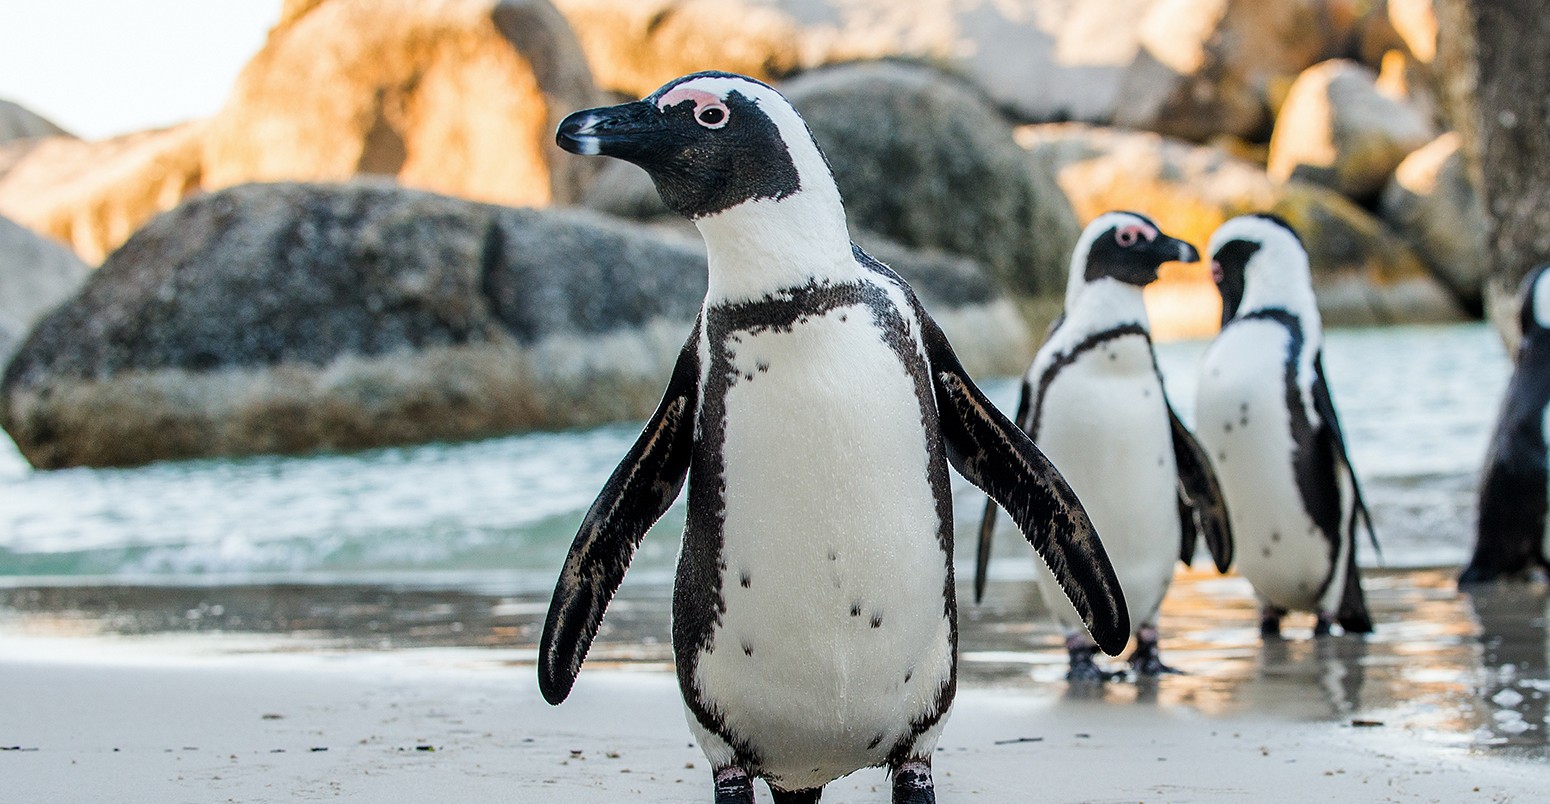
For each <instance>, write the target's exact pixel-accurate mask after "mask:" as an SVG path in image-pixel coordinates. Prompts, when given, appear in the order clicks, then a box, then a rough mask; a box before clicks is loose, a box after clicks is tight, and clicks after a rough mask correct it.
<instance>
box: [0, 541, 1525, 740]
mask: <svg viewBox="0 0 1550 804" xmlns="http://www.w3.org/2000/svg"><path fill="white" fill-rule="evenodd" d="M1453 577H1454V571H1453V570H1411V571H1403V572H1396V571H1387V572H1385V571H1378V572H1373V573H1370V574H1369V575H1368V578H1367V589H1368V601H1369V603H1370V605H1371V606H1372V609H1373V613H1374V618H1375V620H1376V621H1377V623H1378V630H1377V632H1376V633H1375V634H1373V635H1372V636H1370V637H1369V638H1367V639H1365V640H1364V639H1360V638H1356V637H1331V638H1326V639H1321V640H1315V639H1312V637H1311V633H1312V627H1313V621H1312V617H1311V615H1309V616H1307V617H1305V618H1303V619H1298V618H1296V617H1291V618H1288V620H1287V623H1286V628H1285V634H1286V638H1284V639H1279V640H1272V641H1269V642H1265V643H1262V642H1261V639H1260V636H1259V631H1258V616H1257V613H1256V611H1255V608H1254V603H1253V598H1252V595H1251V594H1250V590H1249V587H1248V584H1247V582H1246V581H1244V580H1243V579H1241V578H1238V577H1225V578H1224V577H1220V576H1215V575H1211V574H1206V573H1205V572H1203V571H1201V572H1194V573H1190V574H1185V575H1181V576H1180V577H1179V579H1178V580H1177V581H1176V582H1175V584H1174V588H1173V591H1172V592H1171V593H1170V595H1169V598H1168V600H1167V601H1166V602H1165V603H1164V606H1163V615H1162V620H1161V627H1162V632H1163V648H1164V651H1165V655H1166V656H1167V657H1168V661H1169V663H1170V664H1172V665H1174V666H1176V667H1178V668H1180V669H1181V670H1184V671H1185V674H1184V675H1176V676H1166V677H1163V678H1161V679H1158V680H1156V681H1148V682H1141V683H1131V682H1118V683H1111V684H1107V685H1103V686H1102V687H1098V688H1091V687H1089V688H1073V687H1070V686H1069V685H1067V683H1066V682H1065V680H1064V674H1065V669H1066V655H1065V650H1064V648H1063V646H1062V640H1061V637H1060V634H1059V632H1058V631H1057V629H1056V628H1055V626H1054V625H1053V624H1052V623H1051V621H1050V619H1049V617H1048V616H1047V614H1046V613H1045V612H1044V611H1043V609H1042V603H1041V602H1040V601H1039V598H1038V594H1037V593H1036V592H1035V591H1034V589H1033V587H1032V585H1031V584H1029V583H1026V582H1022V581H1004V582H995V583H992V584H991V586H990V588H989V590H988V593H987V596H986V601H985V603H984V604H983V605H980V606H973V605H969V604H968V603H967V602H963V603H961V609H960V611H961V625H962V635H961V639H960V645H961V648H962V663H961V677H962V679H963V683H964V684H966V685H972V686H975V687H979V688H1019V689H1024V690H1028V691H1031V692H1033V693H1034V694H1038V695H1044V696H1047V697H1048V698H1049V699H1050V700H1052V701H1055V700H1060V699H1062V698H1078V699H1083V700H1088V701H1092V700H1096V701H1101V702H1103V703H1104V704H1107V705H1114V706H1157V707H1184V708H1188V709H1192V710H1194V711H1197V712H1200V713H1202V714H1205V715H1255V716H1261V717H1267V718H1276V719H1284V720H1294V721H1306V722H1314V721H1325V722H1335V723H1340V724H1343V725H1353V726H1371V727H1375V728H1386V729H1391V730H1394V731H1395V732H1396V733H1403V734H1407V735H1412V736H1415V737H1417V738H1419V739H1422V740H1425V741H1428V742H1432V743H1436V744H1447V745H1454V746H1459V747H1468V748H1476V749H1480V750H1491V751H1494V752H1507V753H1512V754H1514V755H1520V756H1526V757H1532V758H1540V759H1550V747H1547V741H1546V730H1547V707H1550V698H1547V695H1550V653H1547V636H1546V620H1547V614H1550V611H1547V608H1550V597H1547V594H1546V590H1545V588H1544V587H1543V586H1532V585H1518V586H1506V587H1502V588H1493V589H1483V590H1475V591H1471V592H1468V593H1460V592H1458V591H1457V590H1456V589H1455V588H1454V583H1453ZM519 586H520V585H519ZM547 604H548V598H547V595H544V596H535V595H533V594H531V593H528V592H525V591H519V590H518V588H512V589H506V590H502V589H500V588H498V586H496V585H492V584H489V583H487V584H485V587H484V588H483V589H479V590H475V589H474V588H473V587H471V586H470V585H469V584H467V583H464V584H460V585H459V586H458V588H457V589H438V588H427V587H425V586H423V585H422V586H403V587H395V586H367V585H340V586H329V585H290V586H248V587H204V588H185V587H118V586H102V587H90V586H87V587H55V588H48V589H27V588H17V589H9V590H0V633H13V634H14V633H18V632H21V633H47V634H54V635H58V634H61V633H68V634H79V633H88V634H90V633H109V634H129V635H143V634H163V633H176V632H215V633H227V634H231V633H242V634H268V635H272V638H273V641H272V643H270V644H269V646H268V649H274V650H314V649H320V648H321V649H331V650H338V649H343V650H355V649H362V650H387V649H399V648H414V647H431V646H437V647H443V646H461V647H471V648H517V649H520V650H532V649H533V646H534V643H535V642H536V641H537V638H538V633H539V631H540V630H541V628H542V623H543V616H544V612H545V610H546V609H547ZM668 609H669V593H668V590H667V589H666V587H664V586H662V585H660V584H638V583H631V582H628V581H627V582H626V584H625V587H624V589H623V590H621V596H620V598H619V599H617V600H616V601H615V603H614V605H613V606H611V607H610V609H609V611H608V617H607V619H606V620H605V621H604V624H603V628H602V631H601V633H600V634H599V638H598V641H597V642H596V643H595V644H594V646H593V648H592V651H591V653H590V655H589V657H588V662H589V664H592V665H594V666H604V665H616V666H617V665H621V664H624V665H632V666H651V667H656V668H660V669H667V668H668V667H670V665H671V661H672V653H671V649H670V646H669V645H668V638H669V630H668ZM242 644H243V646H244V649H251V644H252V643H251V641H250V640H244V641H243V642H242ZM220 645H221V643H219V642H217V643H216V644H215V646H214V647H213V649H221V647H220ZM1109 661H1110V662H1111V663H1112V666H1113V667H1114V668H1115V669H1118V668H1120V667H1122V666H1123V665H1122V663H1121V662H1119V661H1118V660H1109ZM516 672H518V673H521V674H523V675H524V677H525V676H526V674H527V673H528V672H530V670H517V671H516Z"/></svg>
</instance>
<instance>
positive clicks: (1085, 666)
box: [1066, 647, 1122, 684]
mask: <svg viewBox="0 0 1550 804" xmlns="http://www.w3.org/2000/svg"><path fill="white" fill-rule="evenodd" d="M1097 652H1098V648H1096V647H1086V648H1068V649H1067V653H1069V654H1070V667H1069V668H1068V669H1067V670H1066V680H1067V681H1072V682H1078V683H1089V684H1102V683H1104V682H1106V681H1112V680H1113V679H1115V678H1118V677H1119V676H1121V675H1122V674H1121V673H1111V672H1109V671H1108V670H1105V669H1103V668H1102V667H1099V666H1098V663H1097V662H1095V661H1093V655H1094V654H1096V653H1097Z"/></svg>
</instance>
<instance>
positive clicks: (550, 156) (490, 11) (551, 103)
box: [204, 0, 600, 205]
mask: <svg viewBox="0 0 1550 804" xmlns="http://www.w3.org/2000/svg"><path fill="white" fill-rule="evenodd" d="M599 101H600V99H599V97H598V96H597V94H596V90H595V88H594V87H593V84H592V78H591V73H590V71H589V70H588V68H587V63H586V59H585V57H584V56H583V55H582V52H581V48H580V46H579V45H578V44H577V43H576V39H575V37H574V35H573V34H572V33H571V31H570V29H569V26H568V25H567V24H566V22H565V19H564V17H562V16H561V15H560V14H559V12H557V11H555V9H554V7H553V6H551V5H550V4H549V3H548V2H547V0H500V2H492V0H321V2H303V3H292V4H290V5H289V6H287V8H286V9H285V14H284V16H283V18H282V22H281V23H280V25H278V26H277V27H276V28H275V29H274V30H273V31H272V32H271V33H270V35H269V41H268V43H267V44H266V45H265V46H264V48H263V50H262V51H260V52H259V53H258V55H256V56H255V57H254V58H253V59H252V61H250V62H249V63H248V65H247V67H245V68H244V69H243V72H242V75H241V76H240V77H239V78H238V80H237V84H236V86H235V88H234V89H233V91H232V94H231V96H230V98H229V99H228V101H227V103H226V106H225V107H224V108H223V109H222V110H221V112H220V113H219V114H217V116H216V117H215V118H214V119H213V120H212V121H211V126H210V131H209V133H208V135H207V137H206V139H205V144H204V181H205V185H206V187H208V188H211V189H214V188H220V187H227V186H231V185H235V184H241V183H244V182H253V181H280V180H287V181H291V180H294V181H344V180H347V179H350V178H352V177H354V176H357V175H359V174H366V175H376V176H386V177H392V178H394V179H396V180H397V181H398V182H400V183H401V184H404V185H406V186H411V187H418V188H423V189H428V190H433V191H436V192H441V193H447V194H450V195H457V196H461V197H464V198H471V199H476V200H481V201H489V202H494V203H503V204H513V205H543V204H547V203H550V202H551V201H553V202H567V201H571V200H574V199H575V197H576V196H577V194H578V193H579V190H580V186H581V183H582V182H583V180H584V179H585V178H586V177H587V176H588V175H590V173H591V171H592V170H593V167H592V166H591V163H588V162H586V161H584V160H574V159H567V158H563V157H564V154H563V153H562V152H561V151H560V150H559V148H557V147H556V146H555V145H554V128H555V125H556V124H557V123H558V122H559V120H560V119H561V118H562V117H563V116H564V115H566V114H569V113H570V112H572V111H575V110H576V109H580V108H584V107H587V106H593V105H597V103H598V102H599Z"/></svg>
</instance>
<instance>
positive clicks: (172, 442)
mask: <svg viewBox="0 0 1550 804" xmlns="http://www.w3.org/2000/svg"><path fill="white" fill-rule="evenodd" d="M900 267H901V268H903V267H905V266H902V265H901V266H900ZM913 267H915V268H916V269H917V270H916V273H915V274H914V276H913V277H912V278H913V280H914V281H915V282H916V283H917V287H918V288H920V290H921V295H922V298H923V300H927V301H928V303H930V304H933V305H934V309H936V310H938V314H939V315H941V316H942V317H943V318H944V322H943V323H944V325H947V324H953V325H954V326H958V325H961V324H964V323H971V324H974V325H975V326H983V325H981V324H978V323H975V322H976V321H977V320H1000V321H1005V320H1007V319H1008V318H1011V319H1013V320H1014V323H1015V318H1016V316H1015V313H1011V312H1008V310H1009V303H1008V302H1006V300H1005V299H1004V298H1001V297H1000V296H998V295H997V294H996V293H995V290H994V284H993V283H992V282H991V281H990V280H989V279H988V278H987V277H986V276H985V275H984V274H983V272H979V273H978V274H976V273H975V272H974V270H972V266H965V265H964V264H963V262H962V261H952V260H945V259H936V260H935V261H931V260H925V261H920V262H918V263H917V264H915V265H914V266H913ZM704 292H705V256H704V250H703V247H702V246H701V245H700V244H698V243H696V242H694V241H692V240H686V239H682V238H677V237H673V236H671V235H664V234H660V233H656V232H653V231H650V230H647V229H645V228H643V227H639V226H635V225H631V224H628V223H626V222H623V221H618V220H615V219H610V218H607V217H605V216H602V215H599V214H596V213H591V212H587V211H584V210H576V209H564V208H551V209H542V210H532V209H527V210H524V209H511V208H506V207H498V206H493V205H486V204H478V203H474V202H469V201H463V200H459V199H453V198H447V197H444V196H437V195H433V194H430V193H425V192H420V191H415V190H408V189H403V188H398V187H394V186H391V185H387V184H378V185H373V184H368V183H354V184H347V185H305V184H303V185H295V184H272V185H244V186H240V187H235V188H231V189H228V190H224V191H219V192H215V193H211V194H207V195H202V196H199V197H196V198H195V199H193V200H191V201H189V202H188V203H186V204H184V205H182V206H180V207H178V208H177V209H175V210H173V211H171V212H169V213H167V214H165V215H163V216H161V217H159V218H157V219H155V220H154V221H152V222H151V223H150V224H148V225H147V226H146V227H145V228H143V229H142V230H141V231H140V232H138V233H137V234H136V235H135V236H134V237H133V238H131V239H130V240H129V242H127V243H126V244H125V245H124V246H123V248H121V249H119V250H118V251H117V252H115V253H114V254H113V255H112V256H111V257H109V259H108V260H107V262H106V263H104V264H103V266H102V267H101V268H100V269H98V271H97V272H96V273H95V274H93V276H92V277H91V279H90V281H89V282H88V283H87V285H86V286H85V288H83V289H82V291H81V292H80V293H79V294H78V295H77V296H76V297H75V298H74V299H73V300H71V301H70V302H69V303H68V304H66V305H65V306H64V307H62V308H60V309H59V310H58V311H57V312H55V313H53V314H52V315H50V316H49V317H47V318H45V319H44V320H43V321H42V322H41V323H40V324H39V325H38V326H37V327H36V328H35V329H34V330H33V333H32V335H31V336H30V337H29V338H28V339H27V341H26V342H25V343H24V344H23V346H22V347H21V349H20V350H19V351H18V352H17V354H16V356H15V358H14V359H13V360H12V362H11V364H10V367H9V369H8V370H7V372H6V374H5V378H4V382H3V384H0V425H3V426H4V427H5V429H6V430H7V431H8V432H9V433H10V434H11V436H12V437H13V438H14V439H15V441H16V444H17V446H18V447H19V448H20V449H21V451H22V453H23V454H24V455H25V456H26V457H27V459H28V460H29V461H31V462H32V463H33V464H34V465H35V466H39V467H60V466H71V465H79V464H87V465H126V464H137V463H143V462H146V461H151V460H157V459H164V458H185V457H195V456H208V455H236V454H249V453H261V452H297V451H306V450H314V449H353V448H362V447H369V446H375V445H383V444H400V443H412V442H419V441H427V440H435V439H450V438H471V437H478V436H483V435H489V434H494V433H504V432H510V431H515V430H522V429H529V428H552V427H565V426H574V425H583V424H594V423H598V422H603V421H611V420H618V419H632V418H640V417H644V416H645V415H646V414H647V413H649V412H650V411H651V410H652V409H653V408H654V407H655V405H656V402H657V400H658V398H659V395H660V394H661V389H662V387H663V384H664V383H665V381H666V378H667V376H668V375H669V373H670V372H671V368H672V365H673V362H674V360H675V359H676V357H677V353H678V350H679V347H680V346H681V345H682V344H683V341H684V339H685V338H686V337H687V336H688V333H689V331H690V328H691V326H692V322H693V320H694V317H695V315H696V314H697V312H698V310H699V305H700V302H701V299H702V297H703V294H704ZM998 311H1000V312H998ZM998 316H999V319H998V318H997V317H998ZM948 334H949V336H950V337H951V336H954V335H955V333H954V330H953V329H951V328H949V330H948ZM1025 340H1026V339H1025ZM1002 342H1005V339H1004V338H1003V339H1002ZM976 343H978V341H976V340H974V338H969V337H966V338H965V343H964V345H965V346H973V345H975V344H976ZM973 358H974V355H973V354H971V355H969V356H968V360H973ZM981 365H983V363H981Z"/></svg>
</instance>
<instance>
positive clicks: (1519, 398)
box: [1459, 265, 1550, 584]
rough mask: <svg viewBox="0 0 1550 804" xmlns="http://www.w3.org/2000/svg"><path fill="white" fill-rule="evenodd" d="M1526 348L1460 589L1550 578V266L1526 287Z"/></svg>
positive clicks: (1521, 348) (1494, 445) (1496, 441)
mask: <svg viewBox="0 0 1550 804" xmlns="http://www.w3.org/2000/svg"><path fill="white" fill-rule="evenodd" d="M1518 321H1519V325H1520V326H1521V332H1522V335H1523V337H1522V340H1521V341H1520V342H1519V344H1518V354H1517V356H1516V358H1515V361H1514V366H1513V370H1512V379H1511V380H1510V381H1509V382H1508V384H1507V395H1506V397H1505V398H1504V399H1503V400H1502V408H1501V414H1500V416H1499V417H1498V419H1497V422H1496V433H1495V435H1493V436H1492V437H1491V449H1490V452H1489V453H1488V454H1487V456H1486V460H1485V472H1484V476H1483V477H1482V478H1481V483H1480V516H1479V519H1478V521H1477V522H1478V523H1477V525H1476V529H1475V553H1474V556H1473V557H1471V558H1470V560H1469V565H1468V566H1467V567H1465V568H1464V572H1463V574H1462V575H1460V576H1459V583H1460V584H1471V583H1484V582H1486V581H1494V580H1497V579H1499V578H1512V577H1522V576H1525V575H1527V574H1528V573H1529V572H1531V571H1532V570H1534V569H1535V568H1536V567H1544V568H1545V569H1547V570H1550V530H1547V525H1550V517H1547V516H1546V508H1547V506H1550V470H1547V467H1546V464H1547V462H1550V452H1547V450H1546V443H1547V442H1550V432H1547V431H1550V265H1545V266H1540V267H1539V268H1536V269H1535V270H1534V271H1533V272H1531V273H1530V274H1529V275H1528V276H1527V277H1524V280H1523V294H1522V305H1521V307H1520V308H1519V315H1518Z"/></svg>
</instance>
